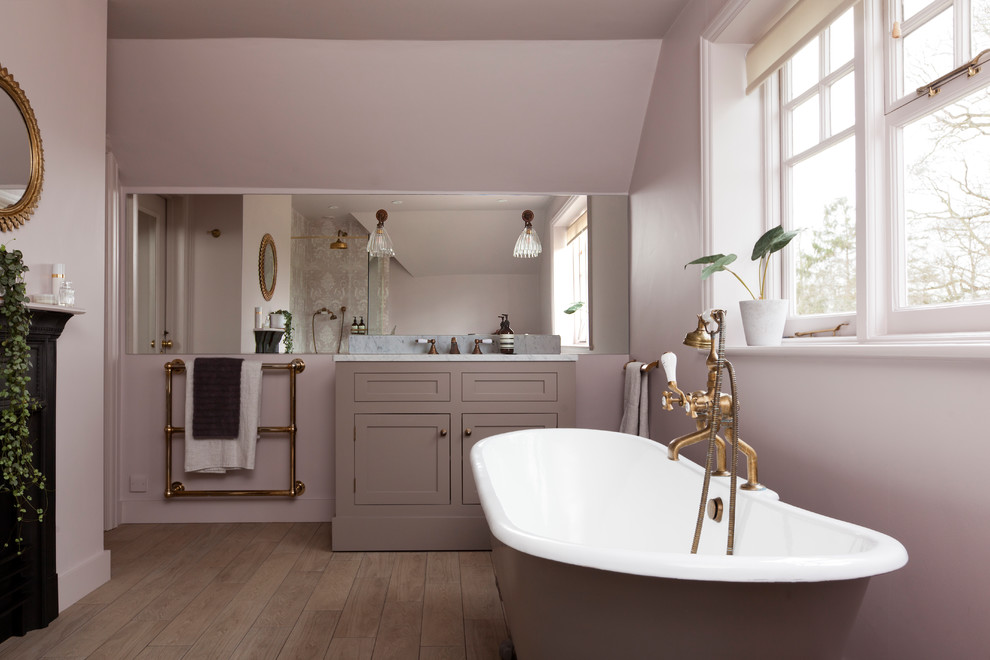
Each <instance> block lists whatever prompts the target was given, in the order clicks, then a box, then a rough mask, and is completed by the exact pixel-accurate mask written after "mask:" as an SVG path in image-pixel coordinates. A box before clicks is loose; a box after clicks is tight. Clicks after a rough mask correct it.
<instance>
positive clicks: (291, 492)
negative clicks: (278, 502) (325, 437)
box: [165, 358, 306, 499]
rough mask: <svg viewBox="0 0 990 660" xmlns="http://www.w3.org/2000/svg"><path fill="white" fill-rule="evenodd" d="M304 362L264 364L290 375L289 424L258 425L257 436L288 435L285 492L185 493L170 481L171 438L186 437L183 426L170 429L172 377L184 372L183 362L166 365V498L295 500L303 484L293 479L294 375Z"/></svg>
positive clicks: (294, 460)
mask: <svg viewBox="0 0 990 660" xmlns="http://www.w3.org/2000/svg"><path fill="white" fill-rule="evenodd" d="M305 368H306V363H305V362H303V361H302V360H300V359H299V358H296V359H294V360H293V361H292V362H288V363H275V364H270V363H267V362H266V363H263V364H262V365H261V370H262V373H264V372H265V371H275V370H279V371H288V372H289V424H288V426H259V427H258V433H287V434H288V435H289V484H290V487H289V489H288V490H186V487H185V486H184V485H182V482H181V481H172V437H173V436H174V435H175V434H177V433H178V434H183V435H184V434H185V432H186V429H185V427H182V426H172V375H173V374H177V373H182V372H184V371H185V370H186V363H185V362H183V361H182V360H178V359H176V360H172V361H171V362H166V363H165V484H166V486H165V498H166V499H169V498H172V497H224V496H240V495H255V496H274V497H297V496H299V495H302V494H303V493H304V492H306V484H304V483H303V482H301V481H297V480H296V374H299V373H302V371H303V369H305Z"/></svg>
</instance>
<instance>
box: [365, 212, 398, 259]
mask: <svg viewBox="0 0 990 660" xmlns="http://www.w3.org/2000/svg"><path fill="white" fill-rule="evenodd" d="M375 217H376V218H378V226H377V227H376V228H375V231H373V232H371V238H370V239H369V240H368V254H370V255H371V256H373V257H394V256H395V248H393V247H392V239H391V238H389V235H388V232H387V231H385V221H386V220H388V213H387V212H386V211H385V209H378V213H376V214H375Z"/></svg>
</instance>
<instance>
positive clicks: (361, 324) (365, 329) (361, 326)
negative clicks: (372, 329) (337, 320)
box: [358, 316, 368, 335]
mask: <svg viewBox="0 0 990 660" xmlns="http://www.w3.org/2000/svg"><path fill="white" fill-rule="evenodd" d="M358 334H359V335H366V334H368V326H366V325H365V324H364V317H363V316H362V317H361V320H360V321H358Z"/></svg>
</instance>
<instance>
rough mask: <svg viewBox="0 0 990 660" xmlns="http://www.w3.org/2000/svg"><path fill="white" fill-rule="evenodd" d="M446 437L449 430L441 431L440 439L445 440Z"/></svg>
mask: <svg viewBox="0 0 990 660" xmlns="http://www.w3.org/2000/svg"><path fill="white" fill-rule="evenodd" d="M446 436H447V429H440V437H441V438H443V437H446Z"/></svg>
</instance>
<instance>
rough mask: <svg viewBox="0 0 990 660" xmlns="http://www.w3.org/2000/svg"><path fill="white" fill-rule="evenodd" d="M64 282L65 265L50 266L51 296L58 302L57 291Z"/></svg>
mask: <svg viewBox="0 0 990 660" xmlns="http://www.w3.org/2000/svg"><path fill="white" fill-rule="evenodd" d="M64 281H65V264H52V295H53V296H55V301H56V302H58V290H59V288H61V286H62V282H64Z"/></svg>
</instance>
